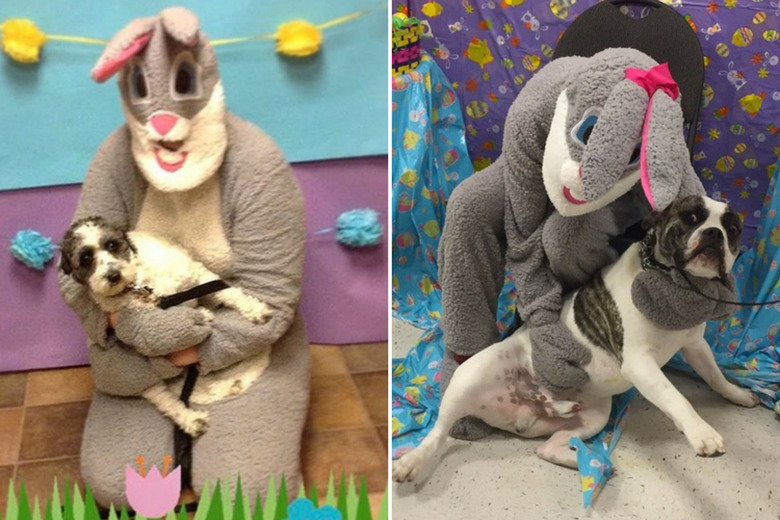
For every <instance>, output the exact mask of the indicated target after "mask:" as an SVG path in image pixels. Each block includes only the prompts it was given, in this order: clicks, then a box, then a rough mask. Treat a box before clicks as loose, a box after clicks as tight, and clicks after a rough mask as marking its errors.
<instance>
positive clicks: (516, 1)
mask: <svg viewBox="0 0 780 520" xmlns="http://www.w3.org/2000/svg"><path fill="white" fill-rule="evenodd" d="M504 2H505V3H506V5H508V6H510V7H517V6H518V5H522V4H523V2H525V0H504ZM572 3H574V2H572Z"/></svg>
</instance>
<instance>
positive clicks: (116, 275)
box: [106, 271, 122, 285]
mask: <svg viewBox="0 0 780 520" xmlns="http://www.w3.org/2000/svg"><path fill="white" fill-rule="evenodd" d="M121 279H122V273H120V272H119V271H109V272H108V274H107V275H106V280H108V283H110V284H111V285H116V284H118V283H119V280H121Z"/></svg>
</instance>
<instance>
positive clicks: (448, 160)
mask: <svg viewBox="0 0 780 520" xmlns="http://www.w3.org/2000/svg"><path fill="white" fill-rule="evenodd" d="M457 160H458V152H457V151H456V150H447V151H446V152H444V166H445V167H450V166H452V165H453V164H455V161H457Z"/></svg>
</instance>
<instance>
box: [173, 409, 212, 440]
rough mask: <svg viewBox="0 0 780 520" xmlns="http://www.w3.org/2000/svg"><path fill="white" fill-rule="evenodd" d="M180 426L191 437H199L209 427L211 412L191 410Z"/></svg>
mask: <svg viewBox="0 0 780 520" xmlns="http://www.w3.org/2000/svg"><path fill="white" fill-rule="evenodd" d="M179 426H181V429H182V430H184V431H185V433H187V434H188V435H189V436H190V437H199V436H201V435H203V434H204V433H206V430H208V429H209V414H208V413H207V412H200V411H197V410H190V411H189V413H187V416H186V417H185V418H184V420H183V421H182V424H180V425H179Z"/></svg>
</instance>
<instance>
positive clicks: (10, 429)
mask: <svg viewBox="0 0 780 520" xmlns="http://www.w3.org/2000/svg"><path fill="white" fill-rule="evenodd" d="M23 415H24V408H3V409H0V466H6V465H13V464H15V463H16V461H17V460H18V458H19V445H20V443H21V440H22V416H23Z"/></svg>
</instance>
